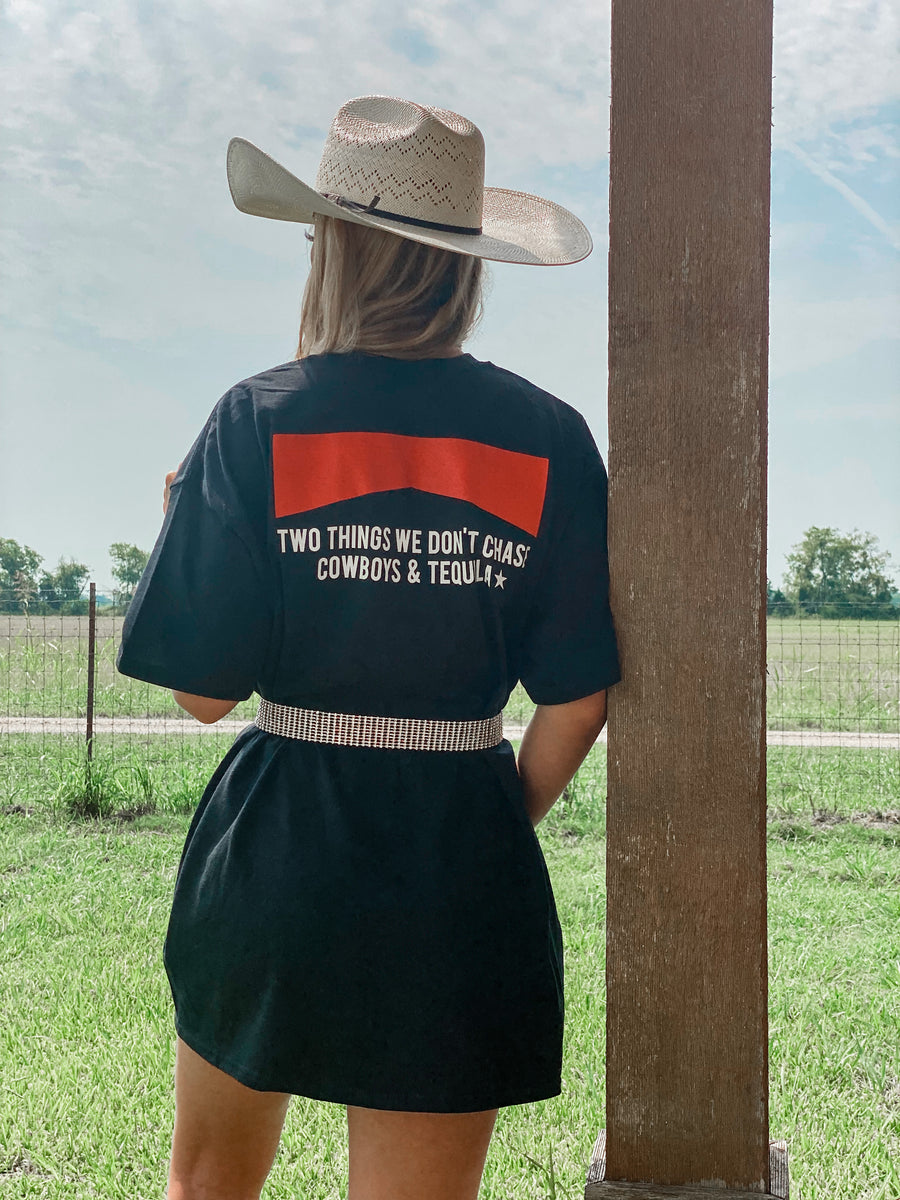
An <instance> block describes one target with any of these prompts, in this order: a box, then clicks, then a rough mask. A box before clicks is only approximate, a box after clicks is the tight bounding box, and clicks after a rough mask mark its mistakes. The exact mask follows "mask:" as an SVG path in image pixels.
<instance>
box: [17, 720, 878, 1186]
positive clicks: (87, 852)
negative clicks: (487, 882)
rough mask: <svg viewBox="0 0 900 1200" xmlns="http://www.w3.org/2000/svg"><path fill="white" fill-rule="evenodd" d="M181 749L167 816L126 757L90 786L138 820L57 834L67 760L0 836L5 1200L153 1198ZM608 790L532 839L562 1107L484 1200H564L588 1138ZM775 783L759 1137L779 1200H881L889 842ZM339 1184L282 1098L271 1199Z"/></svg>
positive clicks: (162, 1113)
mask: <svg viewBox="0 0 900 1200" xmlns="http://www.w3.org/2000/svg"><path fill="white" fill-rule="evenodd" d="M183 740H184V741H187V740H188V739H183ZM191 741H192V744H193V743H198V745H197V747H196V753H197V754H198V755H199V756H201V757H198V758H197V759H195V760H192V765H191V767H190V770H191V771H192V772H193V775H190V776H188V777H187V782H186V783H184V785H183V786H182V789H181V792H180V793H179V794H175V793H174V792H172V791H166V790H164V789H161V788H156V786H155V782H154V779H153V776H152V773H151V775H150V776H146V775H144V776H142V775H141V773H140V767H141V762H140V757H139V756H138V757H135V758H134V759H133V760H132V761H131V766H130V767H129V766H128V763H127V760H121V759H120V764H119V766H120V768H121V769H119V773H118V775H117V776H116V775H114V774H113V771H114V770H115V768H113V767H109V768H108V770H107V773H106V775H103V771H104V767H103V766H102V765H101V766H98V768H97V770H96V771H95V777H94V783H95V785H96V787H97V788H98V790H99V794H100V795H101V796H103V795H105V796H106V797H107V799H108V800H109V801H110V802H111V803H112V804H113V805H114V806H120V807H123V808H127V807H131V808H132V809H134V808H135V807H140V806H141V805H142V804H143V805H145V806H148V805H154V804H155V805H156V806H157V811H156V812H154V813H146V814H145V815H142V816H138V817H136V818H132V819H125V817H124V816H120V817H119V819H118V820H114V819H110V818H107V819H105V820H76V819H72V818H71V817H68V816H67V815H66V813H65V811H64V801H65V799H66V796H67V794H68V796H69V799H71V796H72V794H73V792H72V788H73V787H74V785H75V784H76V783H77V782H78V780H79V778H81V776H80V775H79V768H78V765H77V762H78V760H77V759H76V758H74V757H73V758H72V764H75V765H71V764H70V767H68V768H67V767H66V766H65V765H63V766H61V767H58V768H57V773H58V776H59V789H58V791H57V804H56V807H55V809H54V807H53V806H52V805H51V804H49V803H48V800H47V797H46V796H45V795H44V794H43V793H42V792H40V791H38V790H35V791H25V792H23V793H22V794H21V795H18V796H17V805H16V806H10V807H9V808H7V810H5V811H4V812H3V813H2V814H0V922H2V938H0V946H2V950H0V954H2V970H0V996H2V1007H3V1024H2V1030H3V1036H2V1039H0V1078H2V1079H3V1083H4V1086H3V1089H2V1092H0V1200H2V1197H4V1196H7V1195H8V1196H10V1197H12V1196H15V1197H17V1198H18V1197H23V1198H30V1197H42V1198H44V1197H46V1198H47V1200H69V1198H71V1200H83V1198H85V1197H94V1196H97V1197H102V1198H103V1200H162V1197H163V1195H164V1193H165V1180H166V1172H167V1167H168V1155H169V1146H170V1139H171V1134H172V1121H173V1114H174V1094H173V1086H172V1080H173V1069H174V1044H175V1033H174V1026H173V1021H172V1016H173V1012H172V1007H171V996H170V993H169V990H168V981H167V979H166V976H165V971H164V969H163V963H162V947H163V940H164V937H165V930H166V925H167V921H168V914H169V906H170V903H171V896H172V889H173V887H174V881H175V873H176V869H177V866H178V861H179V857H180V854H181V850H182V846H183V843H184V838H185V836H186V833H187V829H188V825H189V823H190V819H191V816H192V813H193V805H194V804H195V803H196V800H197V799H198V798H199V792H198V791H197V790H196V788H197V787H198V786H200V787H202V782H203V780H204V779H205V777H206V776H207V775H208V774H209V769H211V767H209V769H207V768H208V766H209V764H208V763H207V761H206V758H205V757H203V756H208V755H212V761H213V762H215V761H216V755H217V754H219V753H221V750H220V749H219V750H217V749H216V747H215V746H214V745H210V744H208V743H207V742H206V739H199V738H197V739H192V740H191ZM201 742H203V743H204V745H203V747H202V749H201V747H200V746H199V743H201ZM14 746H18V747H19V749H17V750H16V751H15V752H16V753H20V752H21V753H22V754H23V755H24V754H26V753H28V752H29V751H28V750H27V741H22V742H21V743H18V742H16V743H14ZM174 752H175V751H173V753H174ZM73 753H74V752H73ZM806 753H807V754H808V753H809V752H806ZM820 753H823V754H824V753H825V752H824V751H823V752H820ZM859 753H860V755H861V756H860V759H859V761H860V762H863V761H864V757H863V756H862V752H859ZM772 755H773V751H772V750H771V749H770V768H771V762H772ZM873 757H874V758H879V757H880V756H877V755H875V756H873ZM881 757H883V756H881ZM100 761H101V762H102V755H100ZM123 763H124V764H125V765H124V766H123ZM879 769H880V768H879ZM171 774H172V773H171V772H167V773H165V777H166V778H169V777H170V776H171ZM818 774H819V776H822V771H819V773H818ZM825 778H826V779H827V765H826V769H825ZM854 778H855V776H854ZM604 780H605V752H604V750H603V748H602V747H596V748H595V749H594V750H593V751H592V752H591V755H590V756H589V758H588V760H587V762H586V763H585V765H584V767H583V768H582V769H581V771H580V772H579V774H578V776H577V778H576V781H575V784H574V785H573V787H572V788H571V789H570V790H569V794H568V796H567V797H566V798H564V799H563V800H561V801H560V802H559V803H558V804H557V806H556V807H555V808H554V809H553V810H552V811H551V813H550V814H549V815H548V816H547V817H546V818H545V820H544V821H543V822H542V823H541V824H540V825H539V826H538V834H539V837H540V840H541V844H542V846H543V848H544V854H545V856H546V859H547V863H548V866H549V869H550V873H551V876H552V879H553V886H554V892H555V895H556V901H557V906H558V910H559V914H560V921H561V923H562V926H563V936H564V940H565V953H566V960H565V962H566V980H565V982H566V1040H565V1056H564V1080H563V1091H562V1094H561V1095H560V1096H558V1097H555V1098H553V1099H552V1100H547V1101H543V1102H541V1103H538V1104H533V1105H522V1106H518V1107H513V1108H506V1109H502V1110H501V1112H500V1115H499V1118H498V1121H497V1127H496V1132H495V1135H494V1139H493V1141H492V1144H491V1148H490V1152H489V1155H488V1161H487V1166H486V1169H485V1176H484V1183H483V1187H482V1192H481V1200H562V1198H563V1197H565V1198H566V1200H576V1198H579V1200H580V1197H582V1196H583V1194H584V1177H585V1171H586V1168H587V1164H588V1160H589V1158H590V1152H591V1147H592V1144H593V1141H594V1139H595V1137H596V1135H597V1132H598V1130H599V1129H600V1128H601V1127H602V1126H603V1125H604V1124H605V1120H604V1072H603V1063H604V1041H605V1026H604V1020H605V988H604V977H603V966H604V918H605V899H606V898H605V840H604V833H605V797H604V786H605V785H604ZM784 780H785V787H784V788H783V789H782V790H781V792H780V793H779V798H778V803H777V805H775V804H774V803H770V809H769V826H768V828H769V837H768V851H769V871H768V875H769V971H770V981H769V1012H770V1130H771V1137H772V1138H773V1139H775V1138H785V1139H787V1141H788V1145H789V1150H790V1166H791V1197H792V1200H798V1198H799V1200H895V1197H898V1196H900V1168H898V1164H900V1037H898V1031H900V823H898V821H897V819H896V816H894V817H893V818H891V817H890V816H889V815H888V814H882V819H878V820H876V819H874V818H873V817H871V816H870V817H868V818H862V817H859V816H857V817H856V819H850V818H851V817H853V814H860V813H865V812H870V813H871V811H872V808H873V805H872V804H871V802H870V800H869V792H868V789H869V786H870V782H867V777H866V774H865V772H864V771H863V772H862V773H861V774H860V776H859V782H858V785H857V789H856V790H855V791H851V792H846V793H844V794H842V795H841V796H840V797H839V799H838V802H837V803H833V802H830V796H829V791H828V786H827V784H826V785H825V786H824V788H822V787H821V786H820V785H816V786H817V787H819V791H818V792H816V794H815V796H812V793H811V792H804V790H803V786H801V785H802V783H803V781H802V780H800V779H798V778H797V777H796V775H794V776H792V775H791V772H790V769H789V767H787V768H785V774H784ZM192 781H193V782H192ZM792 781H793V782H792ZM67 789H68V793H67ZM116 789H118V790H116ZM346 1176H347V1151H346V1127H345V1114H344V1109H343V1107H342V1106H339V1105H335V1104H325V1103H322V1102H320V1101H314V1100H308V1099H304V1098H302V1097H297V1098H295V1099H294V1101H293V1102H292V1105H291V1108H290V1111H289V1113H288V1119H287V1124H286V1126H285V1132H284V1137H283V1139H282V1144H281V1147H280V1150H279V1153H278V1157H277V1159H276V1163H275V1166H274V1168H273V1171H272V1174H271V1176H270V1179H269V1182H268V1184H267V1186H266V1189H265V1191H264V1196H265V1197H266V1200H288V1198H290V1200H298V1198H300V1197H302V1198H303V1200H340V1198H341V1197H343V1196H344V1195H345V1190H346V1185H345V1181H346Z"/></svg>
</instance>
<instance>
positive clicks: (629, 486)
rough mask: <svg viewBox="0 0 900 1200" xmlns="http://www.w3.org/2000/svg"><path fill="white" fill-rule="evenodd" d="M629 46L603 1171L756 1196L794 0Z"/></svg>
mask: <svg viewBox="0 0 900 1200" xmlns="http://www.w3.org/2000/svg"><path fill="white" fill-rule="evenodd" d="M611 61H612V68H611V70H612V101H611V125H610V246H609V455H608V469H609V555H610V576H611V602H612V609H613V614H614V617H615V620H616V626H617V630H618V634H619V643H620V650H621V660H622V672H623V682H622V683H620V684H619V685H618V686H617V687H615V688H613V689H612V691H611V692H610V698H609V735H608V746H607V756H608V758H607V761H608V808H607V944H606V954H607V961H606V972H607V1023H606V1058H607V1084H606V1122H607V1124H606V1130H605V1137H606V1167H605V1173H606V1175H607V1176H608V1177H609V1180H607V1186H608V1187H611V1186H612V1181H619V1182H621V1183H628V1182H634V1183H638V1182H639V1181H648V1182H649V1183H652V1185H654V1186H656V1187H657V1190H656V1191H652V1190H651V1191H646V1189H645V1191H643V1192H642V1191H635V1190H632V1191H628V1192H626V1191H619V1192H614V1191H609V1190H607V1191H606V1192H604V1193H602V1194H603V1195H608V1196H613V1195H617V1196H618V1195H622V1196H623V1197H624V1196H626V1195H628V1196H629V1197H632V1198H635V1200H636V1198H637V1197H638V1196H643V1195H647V1196H648V1197H649V1196H656V1195H657V1194H659V1195H664V1194H666V1193H665V1192H661V1191H660V1190H659V1187H658V1186H657V1185H677V1186H679V1187H680V1188H681V1189H682V1190H681V1191H680V1192H678V1193H670V1194H678V1195H685V1196H687V1195H691V1194H692V1193H691V1192H687V1191H684V1188H685V1186H690V1185H693V1186H694V1187H702V1188H703V1189H704V1191H703V1194H704V1196H706V1197H709V1198H711V1197H712V1196H713V1195H714V1194H715V1189H720V1190H721V1189H731V1192H730V1193H729V1194H733V1195H735V1196H738V1195H740V1196H742V1195H743V1194H744V1193H751V1194H754V1195H756V1196H759V1195H760V1194H766V1193H768V1192H769V1186H770V1162H769V1129H768V1021H767V1000H768V996H767V970H766V967H767V942H766V841H765V835H766V826H765V816H766V790H765V786H766V773H765V748H766V737H765V733H766V721H765V677H766V657H765V656H766V636H765V635H766V602H765V593H766V445H767V422H766V416H767V409H766V395H767V355H768V265H769V161H770V144H771V75H772V0H693V2H691V3H686V2H685V0H612V57H611ZM711 1189H712V1190H711ZM593 1194H596V1195H598V1196H599V1195H600V1194H601V1193H593Z"/></svg>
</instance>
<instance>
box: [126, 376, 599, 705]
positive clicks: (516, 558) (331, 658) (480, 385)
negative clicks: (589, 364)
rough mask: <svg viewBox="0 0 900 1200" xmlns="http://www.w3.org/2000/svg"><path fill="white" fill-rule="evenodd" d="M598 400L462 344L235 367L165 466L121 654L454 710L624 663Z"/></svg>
mask: <svg viewBox="0 0 900 1200" xmlns="http://www.w3.org/2000/svg"><path fill="white" fill-rule="evenodd" d="M606 493H607V476H606V470H605V467H604V464H603V460H602V459H601V457H600V454H599V453H598V451H597V447H596V445H595V444H594V441H593V438H592V437H591V434H590V431H589V430H588V427H587V425H586V423H585V421H584V419H583V418H582V417H581V416H580V415H579V414H578V413H577V412H576V411H575V410H574V409H572V408H571V407H569V406H568V405H567V404H564V403H563V402H562V401H560V400H558V399H556V398H555V397H554V396H552V395H550V394H548V393H547V392H544V391H542V390H541V389H539V388H537V387H536V386H534V385H533V384H531V383H529V382H528V381H527V380H525V379H523V378H521V377H520V376H518V375H515V374H513V373H511V372H509V371H506V370H503V369H501V368H499V367H497V366H495V365H494V364H493V363H490V362H481V361H479V360H477V359H475V358H473V357H472V356H471V355H469V354H463V355H461V356H458V357H454V358H444V359H424V360H421V359H420V360H416V361H404V360H399V359H392V358H387V357H382V356H377V355H369V354H360V353H353V354H323V355H313V356H311V357H308V358H305V359H303V360H300V361H296V362H289V363H285V364H283V365H282V366H278V367H274V368H273V369H272V370H269V371H264V372H262V373H261V374H259V375H255V376H253V377H252V378H250V379H246V380H244V381H243V382H242V383H239V384H237V385H235V386H234V387H233V388H231V389H230V390H229V391H228V392H227V393H226V394H225V395H224V396H223V397H222V399H221V400H220V401H219V403H218V404H217V405H216V406H215V408H214V409H213V411H212V413H211V414H210V417H209V419H208V421H207V422H206V424H205V426H204V428H203V430H202V431H201V433H200V435H199V437H198V438H197V440H196V441H195V443H194V445H193V446H192V447H191V450H190V452H189V453H188V455H187V457H186V458H185V460H184V462H183V464H182V466H181V468H180V469H179V471H178V474H177V475H176V478H175V480H174V482H173V484H172V487H171V498H170V502H169V508H168V512H167V514H166V517H165V520H164V522H163V526H162V530H161V532H160V534H159V537H158V539H157V542H156V545H155V547H154V549H153V553H152V555H151V557H150V561H149V563H148V565H147V569H146V571H145V572H144V575H143V577H142V579H141V581H140V584H139V586H138V588H137V591H136V593H135V596H134V599H133V601H132V604H131V606H130V608H129V610H128V615H127V617H126V619H125V623H124V629H123V637H122V645H121V647H120V650H119V655H118V668H119V670H120V671H121V672H122V673H123V674H125V675H130V676H133V677H135V678H137V679H143V680H147V681H149V682H151V683H155V684H160V685H162V686H164V687H170V688H175V689H177V690H179V691H184V692H189V693H193V694H195V695H201V696H209V697H214V698H218V699H225V700H243V699H246V698H247V697H248V696H249V695H250V694H251V693H252V692H253V691H257V692H259V694H260V695H262V696H264V697H266V698H267V699H269V700H272V701H277V702H280V703H284V704H292V705H298V706H300V707H303V708H312V709H319V710H324V711H335V712H354V713H361V714H371V715H376V716H380V715H385V716H398V717H425V718H438V719H441V718H443V719H451V720H462V719H471V718H477V717H488V716H492V715H493V714H494V713H497V712H499V711H500V710H501V709H502V708H503V707H504V705H505V703H506V701H507V699H508V698H509V694H510V692H511V691H512V689H513V688H514V687H515V685H516V682H517V681H518V680H520V679H521V681H522V683H523V684H524V686H525V689H526V691H527V692H528V694H529V696H530V697H531V699H532V700H534V701H535V702H536V703H538V704H560V703H564V702H566V701H570V700H576V699H580V698H581V697H583V696H587V695H590V694H592V693H594V692H597V691H601V690H602V689H604V688H608V687H610V686H612V685H613V684H614V683H616V682H618V680H619V679H620V678H621V676H620V672H619V661H618V655H617V648H616V638H615V631H614V627H613V620H612V615H611V613H610V608H609V597H608V591H609V575H608V566H607V552H606Z"/></svg>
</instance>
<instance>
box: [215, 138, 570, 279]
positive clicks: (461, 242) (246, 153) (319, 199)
mask: <svg viewBox="0 0 900 1200" xmlns="http://www.w3.org/2000/svg"><path fill="white" fill-rule="evenodd" d="M226 170H227V174H228V186H229V188H230V189H231V198H232V200H233V201H234V203H235V205H236V207H237V208H239V209H240V211H241V212H245V213H250V214H251V215H252V216H254V217H268V218H270V219H271V220H273V221H297V222H299V223H300V224H301V225H308V224H310V223H311V222H312V219H313V217H314V216H315V214H316V213H319V214H321V215H322V216H326V217H337V218H338V219H339V220H341V221H350V222H352V223H353V224H355V225H368V226H371V227H372V228H374V229H384V230H387V231H388V232H389V233H396V234H399V235H400V236H401V237H405V238H410V239H411V240H412V241H414V242H424V243H425V245H426V246H438V247H440V248H441V249H443V250H455V251H456V252H457V253H460V254H472V255H474V256H475V257H476V258H487V259H490V260H492V261H493V262H511V263H522V264H524V265H528V266H540V267H561V266H566V265H568V264H569V263H576V262H580V261H581V260H582V259H583V258H587V256H588V255H589V254H590V252H591V250H592V249H593V243H592V241H591V235H590V234H589V233H588V231H587V228H586V227H585V225H584V224H583V223H582V222H581V221H579V219H578V218H577V217H576V216H575V215H574V213H570V212H569V210H568V209H566V208H563V207H562V206H561V205H559V204H554V203H553V202H552V201H551V200H544V199H543V198H542V197H540V196H532V195H531V194H530V193H529V192H515V191H509V190H508V189H506V188H493V187H486V188H485V189H484V203H483V211H482V220H481V228H482V232H481V233H445V232H443V231H440V230H436V229H426V228H421V227H419V226H416V225H404V224H402V223H400V222H399V221H392V220H391V219H390V217H381V216H377V215H376V214H374V213H371V214H369V213H356V212H352V211H351V210H350V209H347V208H343V207H342V206H341V205H340V204H335V203H334V201H332V200H326V199H325V197H324V196H322V195H321V194H320V193H319V192H317V191H315V190H314V189H313V188H311V187H309V186H308V185H307V184H305V183H303V182H302V180H300V179H298V178H297V177H296V175H292V174H291V172H290V171H288V170H286V169H285V168H284V167H283V166H282V165H281V164H280V163H277V162H276V161H275V159H274V158H270V157H269V155H268V154H266V153H264V152H263V151H262V150H260V149H259V147H258V146H254V145H253V143H252V142H248V141H247V140H246V139H245V138H238V137H235V138H232V139H231V141H230V142H229V143H228V156H227V161H226Z"/></svg>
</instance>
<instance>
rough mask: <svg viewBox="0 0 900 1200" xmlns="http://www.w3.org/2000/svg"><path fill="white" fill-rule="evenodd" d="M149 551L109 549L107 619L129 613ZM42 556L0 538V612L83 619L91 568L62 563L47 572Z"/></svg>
mask: <svg viewBox="0 0 900 1200" xmlns="http://www.w3.org/2000/svg"><path fill="white" fill-rule="evenodd" d="M149 557H150V554H149V551H147V550H141V549H140V547H139V546H133V545H132V544H131V543H130V542H113V543H112V545H111V546H110V548H109V558H110V563H111V571H110V573H111V575H112V577H113V579H114V580H115V584H116V588H115V591H114V592H113V595H112V596H111V597H102V598H101V599H99V600H98V605H99V606H101V607H103V608H104V611H105V612H107V613H109V614H114V613H115V614H121V613H123V612H125V611H126V609H127V608H128V605H129V604H130V603H131V597H132V596H133V595H134V589H135V588H136V587H137V585H138V581H139V580H140V578H141V575H142V574H143V573H144V567H146V565H147V560H148V558H149ZM43 561H44V560H43V557H42V556H41V555H40V554H38V552H37V551H36V550H32V548H31V547H30V546H22V545H20V544H19V543H18V542H17V541H16V540H15V539H14V538H4V537H0V612H2V613H25V614H28V613H37V614H43V615H48V614H58V615H63V616H82V615H84V614H85V613H86V612H87V611H88V603H89V602H88V598H87V596H86V595H85V592H86V589H87V586H88V581H89V577H90V568H89V567H88V566H87V565H86V564H85V563H82V562H76V560H75V559H74V558H60V560H59V562H58V563H57V564H56V566H55V567H53V568H51V569H49V570H48V569H47V568H45V567H43Z"/></svg>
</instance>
